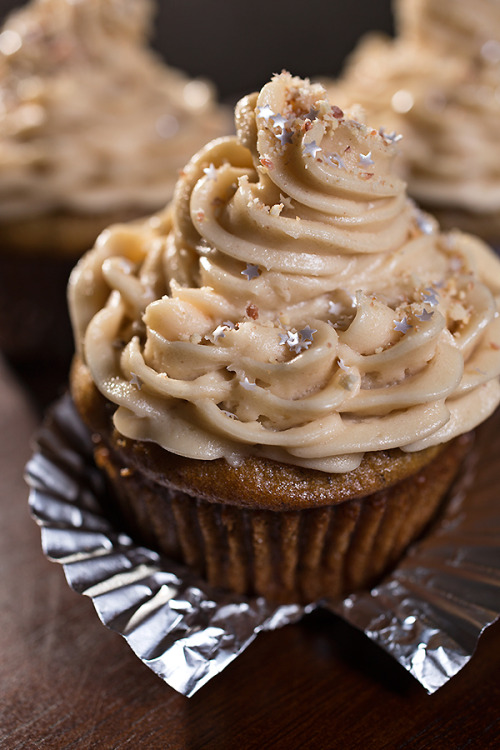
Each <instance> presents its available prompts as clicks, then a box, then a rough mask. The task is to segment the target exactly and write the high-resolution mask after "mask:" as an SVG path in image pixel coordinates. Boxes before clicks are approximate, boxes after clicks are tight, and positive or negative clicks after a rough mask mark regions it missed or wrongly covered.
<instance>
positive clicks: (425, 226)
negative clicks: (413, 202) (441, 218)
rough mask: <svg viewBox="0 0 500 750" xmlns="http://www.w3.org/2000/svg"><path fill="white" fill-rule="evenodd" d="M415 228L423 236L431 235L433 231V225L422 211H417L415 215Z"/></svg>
mask: <svg viewBox="0 0 500 750" xmlns="http://www.w3.org/2000/svg"><path fill="white" fill-rule="evenodd" d="M415 218H416V221H417V226H418V228H419V229H420V231H421V232H423V234H432V233H433V231H434V224H433V222H432V220H431V218H430V217H429V216H427V214H424V213H423V212H422V211H418V212H417V214H416V217H415Z"/></svg>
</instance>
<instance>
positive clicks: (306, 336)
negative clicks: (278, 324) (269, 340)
mask: <svg viewBox="0 0 500 750" xmlns="http://www.w3.org/2000/svg"><path fill="white" fill-rule="evenodd" d="M315 333H316V331H315V329H314V328H310V326H306V328H303V329H302V331H287V332H286V333H280V346H284V345H285V344H286V345H287V346H288V348H289V349H290V350H291V351H292V352H295V354H300V352H301V351H302V350H303V349H309V347H310V346H311V344H312V340H313V335H314V334H315Z"/></svg>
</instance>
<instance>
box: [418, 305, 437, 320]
mask: <svg viewBox="0 0 500 750" xmlns="http://www.w3.org/2000/svg"><path fill="white" fill-rule="evenodd" d="M433 315H434V313H433V312H432V311H429V310H426V309H425V307H424V310H423V312H422V314H421V315H417V316H416V317H417V318H418V319H419V320H421V321H423V322H424V321H426V320H430V319H431V318H432V316H433Z"/></svg>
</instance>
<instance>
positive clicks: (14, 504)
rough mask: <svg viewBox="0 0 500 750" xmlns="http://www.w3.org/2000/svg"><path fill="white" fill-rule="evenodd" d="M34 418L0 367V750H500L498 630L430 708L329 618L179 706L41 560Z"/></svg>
mask: <svg viewBox="0 0 500 750" xmlns="http://www.w3.org/2000/svg"><path fill="white" fill-rule="evenodd" d="M37 414H38V412H37V409H36V407H35V405H34V404H33V402H32V401H30V400H29V399H28V397H27V395H26V392H25V391H24V390H23V388H22V387H21V386H20V384H19V382H18V381H17V380H16V379H15V378H14V377H13V376H12V374H11V373H10V372H9V371H8V370H7V369H6V368H5V367H4V366H3V365H2V364H1V363H0V436H1V438H0V488H1V496H0V504H1V510H0V512H1V515H0V519H1V521H0V566H1V567H0V570H1V575H0V686H1V687H0V747H1V748H2V749H3V748H7V749H8V750H21V749H22V750H25V749H27V750H31V749H32V748H51V750H52V749H53V748H55V749H58V748H120V749H121V748H127V749H129V748H130V749H133V750H136V749H137V748H147V749H148V750H154V748H162V749H163V748H165V749H167V750H170V749H172V750H174V749H175V750H176V749H177V748H213V749H214V750H224V749H225V748H231V749H232V748H237V749H238V750H252V749H253V748H255V749H256V750H257V749H258V750H262V749H265V750H267V748H280V749H285V748H286V749H287V750H289V749H290V750H294V749H295V748H300V749H301V750H303V749H305V748H320V749H322V748H327V749H330V748H342V750H344V749H347V750H351V749H352V750H356V749H357V748H360V749H361V748H362V749H363V750H382V748H383V749H386V748H387V750H392V749H395V748H404V749H405V750H409V749H412V750H417V748H418V750H424V748H425V749H429V750H434V749H437V750H446V749H447V748H451V749H453V750H461V749H462V748H464V749H465V748H467V750H472V749H475V748H478V749H480V750H483V749H484V748H498V747H500V623H497V624H496V625H494V626H492V627H490V628H488V629H487V631H486V632H485V634H484V635H483V636H482V638H481V640H480V642H479V646H478V649H477V652H476V654H475V655H474V657H473V658H472V660H471V661H470V663H469V664H468V665H467V666H466V667H465V668H464V669H463V670H462V672H460V674H459V675H457V676H456V677H455V678H454V679H452V680H451V681H450V682H449V683H448V684H447V685H445V686H444V687H443V688H441V689H440V690H439V691H438V692H437V693H435V694H434V695H433V696H428V695H427V694H426V693H425V691H424V690H423V688H421V687H420V686H419V684H418V683H416V682H415V681H414V680H413V678H411V677H410V676H409V675H408V674H407V673H406V672H405V671H404V670H403V669H402V668H401V667H400V666H399V665H398V664H396V663H395V662H393V661H392V659H391V658H390V657H388V656H387V655H386V654H385V653H384V652H382V651H381V650H380V649H378V648H377V647H376V646H374V645H373V644H372V643H370V642H369V641H368V640H367V639H366V638H365V637H364V636H363V635H362V634H360V633H358V632H356V631H354V630H353V629H352V628H350V627H349V626H348V625H346V624H345V623H343V622H342V621H341V620H338V619H336V618H334V617H333V616H331V615H329V614H327V613H324V612H322V613H315V614H313V615H311V616H309V617H308V618H306V619H304V620H303V621H302V622H301V623H299V624H298V625H294V626H288V627H286V628H284V629H283V630H281V631H277V632H274V633H266V634H263V635H260V636H259V637H258V638H257V640H256V641H254V643H253V644H252V645H251V646H250V647H249V648H248V650H247V651H246V652H245V653H244V654H243V655H242V656H241V657H239V658H238V659H237V660H236V661H235V662H233V663H232V664H231V665H230V666H229V667H228V668H227V669H226V670H225V671H224V672H223V673H222V674H221V675H219V676H218V677H216V678H215V679H214V680H213V681H212V682H210V683H209V684H208V685H206V686H205V687H204V688H202V689H201V690H200V692H199V693H197V694H196V695H195V696H194V697H193V698H191V699H188V698H184V697H183V696H181V695H179V694H177V693H176V692H175V691H174V690H172V689H171V688H169V687H168V686H167V685H165V684H164V683H163V682H161V680H160V679H159V678H158V677H156V676H155V675H154V674H153V673H152V672H150V671H149V670H148V669H147V667H145V666H144V665H143V664H142V663H141V662H140V661H139V660H138V659H137V658H136V657H135V656H134V655H133V653H132V652H131V651H130V650H129V648H128V646H127V645H126V643H125V641H124V640H123V639H122V638H121V637H120V636H119V635H116V634H115V633H112V632H111V631H109V630H107V629H106V628H105V627H104V626H103V625H102V624H101V623H100V621H99V620H98V618H97V616H96V614H95V612H94V609H93V606H92V604H91V602H90V601H89V600H87V599H86V598H85V597H82V596H79V595H77V594H75V593H74V592H72V591H71V590H70V589H69V587H68V585H67V584H66V581H65V579H64V575H63V572H62V569H61V568H60V567H59V566H58V565H55V564H52V563H49V562H48V561H47V560H46V559H45V558H44V556H43V554H42V551H41V547H40V535H39V531H38V529H37V527H36V526H35V524H34V522H33V521H32V520H31V519H30V516H29V512H28V505H27V489H26V487H25V485H24V482H23V480H22V472H23V466H24V464H25V461H26V459H27V458H28V457H29V454H30V448H29V440H30V436H31V434H32V431H33V429H34V428H35V426H36V423H37V421H38V416H37ZM497 425H500V419H497ZM491 491H496V492H498V487H493V486H491Z"/></svg>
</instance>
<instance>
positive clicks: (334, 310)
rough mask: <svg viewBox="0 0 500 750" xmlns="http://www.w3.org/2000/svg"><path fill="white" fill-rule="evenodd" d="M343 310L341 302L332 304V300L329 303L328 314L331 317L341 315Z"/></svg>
mask: <svg viewBox="0 0 500 750" xmlns="http://www.w3.org/2000/svg"><path fill="white" fill-rule="evenodd" d="M342 310H343V307H342V305H341V304H340V302H332V301H331V300H329V301H328V312H329V313H330V314H331V315H340V313H341V312H342Z"/></svg>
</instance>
